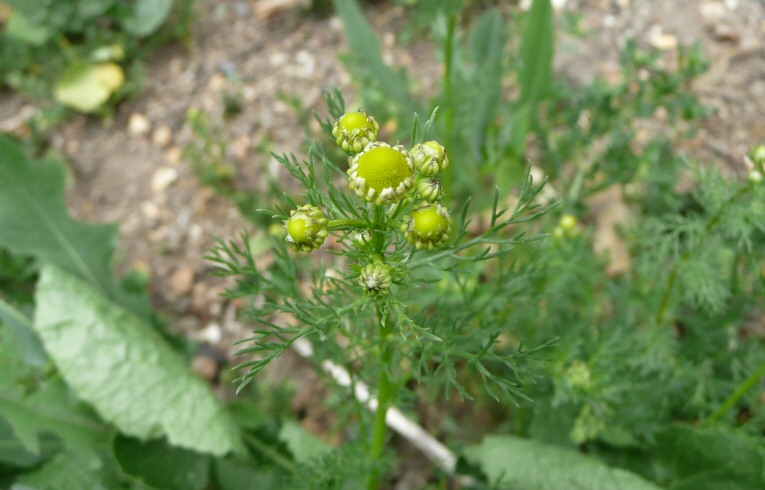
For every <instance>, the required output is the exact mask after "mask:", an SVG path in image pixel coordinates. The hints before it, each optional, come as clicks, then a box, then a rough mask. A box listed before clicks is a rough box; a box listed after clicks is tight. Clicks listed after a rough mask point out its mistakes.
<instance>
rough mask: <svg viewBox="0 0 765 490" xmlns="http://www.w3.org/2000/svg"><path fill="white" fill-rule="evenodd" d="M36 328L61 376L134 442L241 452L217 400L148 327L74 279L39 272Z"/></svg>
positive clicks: (58, 271) (217, 452)
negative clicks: (160, 441)
mask: <svg viewBox="0 0 765 490" xmlns="http://www.w3.org/2000/svg"><path fill="white" fill-rule="evenodd" d="M36 301H37V312H36V318H35V329H36V330H37V332H38V334H39V335H40V337H41V339H42V341H43V344H44V345H45V348H46V350H47V351H48V353H49V355H50V356H51V358H52V359H53V360H54V362H55V363H56V366H57V367H58V369H59V371H60V372H61V375H62V376H63V377H64V379H65V380H66V381H67V383H68V384H69V385H70V386H71V387H72V388H73V389H74V390H75V392H77V393H78V395H79V396H80V397H81V398H82V399H83V400H85V401H87V402H88V403H90V404H91V405H93V407H94V408H95V409H96V411H97V412H98V413H99V415H101V417H102V418H103V419H105V420H107V421H109V422H111V423H113V424H115V425H116V426H117V427H118V428H119V429H120V430H121V431H122V432H123V433H125V434H127V435H130V436H133V437H137V438H139V439H143V440H146V439H151V438H155V437H159V436H162V435H164V436H165V437H166V438H167V440H168V441H169V443H170V444H172V445H177V446H180V447H185V448H187V449H193V450H195V451H198V452H202V453H211V454H215V455H223V454H226V453H228V452H231V451H236V450H238V449H239V448H240V447H241V441H240V439H239V434H238V432H237V431H236V429H235V427H234V425H233V423H232V422H231V420H230V419H229V417H228V415H227V413H226V412H225V409H224V407H223V405H222V404H221V402H220V400H218V399H217V398H216V396H215V395H214V394H213V392H212V391H211V390H210V388H209V387H208V386H207V385H206V384H205V383H204V381H202V379H201V378H199V377H197V376H196V375H195V374H193V372H191V371H190V370H189V369H188V367H187V366H186V365H185V363H184V362H183V360H182V359H181V358H180V357H179V356H178V355H177V354H176V353H175V352H174V351H173V350H172V349H171V348H170V347H169V346H168V345H167V343H166V342H165V341H164V339H163V338H162V337H161V336H160V335H159V334H158V333H157V332H156V331H155V330H154V329H152V328H151V327H149V325H147V324H145V323H144V322H142V321H141V320H140V319H138V318H137V317H135V316H134V315H132V314H131V313H130V312H128V311H126V310H125V309H124V308H122V307H120V306H118V305H116V304H114V303H112V302H111V301H109V300H108V299H107V298H105V297H104V296H102V295H101V294H99V293H98V292H97V291H95V290H94V289H93V288H92V287H90V286H89V285H87V284H86V283H84V282H83V281H82V280H80V279H78V278H77V277H75V276H73V275H72V274H70V273H68V272H66V271H64V270H62V269H59V268H57V267H53V266H46V267H45V268H43V270H42V273H41V277H40V282H39V283H38V289H37V296H36Z"/></svg>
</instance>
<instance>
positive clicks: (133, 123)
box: [128, 112, 151, 136]
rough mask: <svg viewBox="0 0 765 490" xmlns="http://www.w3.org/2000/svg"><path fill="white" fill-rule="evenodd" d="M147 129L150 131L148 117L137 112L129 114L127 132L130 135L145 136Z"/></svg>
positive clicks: (147, 132)
mask: <svg viewBox="0 0 765 490" xmlns="http://www.w3.org/2000/svg"><path fill="white" fill-rule="evenodd" d="M149 131H151V121H149V118H148V117H146V116H144V115H143V114H140V113H138V112H134V113H133V114H131V115H130V119H129V120H128V132H129V133H130V134H131V135H132V136H146V135H147V134H149Z"/></svg>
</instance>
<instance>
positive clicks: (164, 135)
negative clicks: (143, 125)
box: [151, 124, 173, 148]
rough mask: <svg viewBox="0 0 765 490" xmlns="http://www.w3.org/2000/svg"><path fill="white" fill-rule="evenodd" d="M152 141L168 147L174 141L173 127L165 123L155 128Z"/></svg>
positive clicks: (158, 145) (157, 144) (160, 146)
mask: <svg viewBox="0 0 765 490" xmlns="http://www.w3.org/2000/svg"><path fill="white" fill-rule="evenodd" d="M151 141H152V143H154V145H155V146H157V147H159V148H166V147H167V146H169V145H170V143H172V142H173V129H172V128H171V127H170V126H168V125H167V124H163V125H162V126H160V127H158V128H157V129H155V130H154V133H152V135H151Z"/></svg>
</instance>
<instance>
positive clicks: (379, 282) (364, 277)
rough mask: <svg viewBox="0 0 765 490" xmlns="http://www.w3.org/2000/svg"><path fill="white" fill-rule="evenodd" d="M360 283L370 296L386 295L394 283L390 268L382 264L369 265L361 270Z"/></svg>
mask: <svg viewBox="0 0 765 490" xmlns="http://www.w3.org/2000/svg"><path fill="white" fill-rule="evenodd" d="M359 283H360V284H361V285H362V286H363V287H364V289H365V290H366V292H367V293H370V294H386V293H387V292H388V291H390V286H391V284H392V283H393V278H392V277H391V273H390V267H388V266H387V265H385V264H384V263H382V262H374V263H372V264H367V265H365V266H364V267H363V268H362V269H361V274H360V275H359Z"/></svg>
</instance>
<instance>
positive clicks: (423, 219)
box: [401, 204, 452, 250]
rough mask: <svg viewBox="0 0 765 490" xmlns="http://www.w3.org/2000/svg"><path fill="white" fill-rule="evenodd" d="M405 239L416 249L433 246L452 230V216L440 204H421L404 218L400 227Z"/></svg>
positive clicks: (439, 243)
mask: <svg viewBox="0 0 765 490" xmlns="http://www.w3.org/2000/svg"><path fill="white" fill-rule="evenodd" d="M401 229H402V231H403V232H404V235H405V236H406V239H407V240H409V243H412V244H413V245H414V246H415V247H417V249H421V248H427V249H430V250H432V249H433V248H435V247H437V246H438V245H441V244H442V243H444V242H445V241H446V240H447V239H448V238H449V232H451V230H452V218H451V216H449V212H448V211H447V210H446V208H445V207H443V206H441V205H440V204H423V205H420V206H418V207H416V208H415V209H414V211H412V215H411V216H407V217H406V218H405V219H404V225H403V226H402V227H401Z"/></svg>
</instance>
